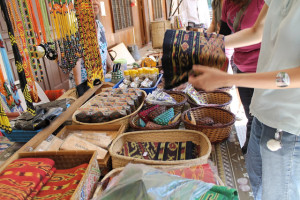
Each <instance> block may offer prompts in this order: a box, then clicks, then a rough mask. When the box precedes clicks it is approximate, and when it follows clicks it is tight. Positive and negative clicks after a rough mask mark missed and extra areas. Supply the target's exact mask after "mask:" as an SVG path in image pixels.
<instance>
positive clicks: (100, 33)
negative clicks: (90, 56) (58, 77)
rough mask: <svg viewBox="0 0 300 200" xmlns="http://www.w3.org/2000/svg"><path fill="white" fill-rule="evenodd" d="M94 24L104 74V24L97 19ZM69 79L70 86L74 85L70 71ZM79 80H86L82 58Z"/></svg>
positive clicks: (105, 54) (105, 43)
mask: <svg viewBox="0 0 300 200" xmlns="http://www.w3.org/2000/svg"><path fill="white" fill-rule="evenodd" d="M96 25H97V38H98V44H99V50H100V54H101V60H102V68H103V74H104V76H105V74H106V71H107V66H106V58H107V42H106V37H105V30H104V26H103V25H102V24H101V22H100V21H99V20H96ZM69 79H70V88H73V87H76V84H75V80H74V75H73V72H72V71H71V72H70V73H69ZM81 80H82V82H83V81H85V80H87V73H86V69H85V66H84V60H83V59H82V61H81Z"/></svg>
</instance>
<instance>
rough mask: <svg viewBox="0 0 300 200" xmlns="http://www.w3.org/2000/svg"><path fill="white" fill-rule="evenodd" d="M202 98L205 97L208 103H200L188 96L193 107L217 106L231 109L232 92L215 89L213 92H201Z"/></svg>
mask: <svg viewBox="0 0 300 200" xmlns="http://www.w3.org/2000/svg"><path fill="white" fill-rule="evenodd" d="M199 96H200V98H202V99H204V101H205V102H207V104H202V105H198V104H197V103H196V102H194V101H193V100H192V99H191V98H190V97H189V98H188V103H189V104H190V106H191V107H192V108H194V107H199V106H200V107H203V106H205V107H215V108H224V109H227V110H229V109H230V103H231V101H232V96H231V94H229V93H227V92H222V91H213V92H199Z"/></svg>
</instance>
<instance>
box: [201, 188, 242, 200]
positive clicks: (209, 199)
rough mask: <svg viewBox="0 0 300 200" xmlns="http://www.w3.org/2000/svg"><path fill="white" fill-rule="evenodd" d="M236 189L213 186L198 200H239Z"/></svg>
mask: <svg viewBox="0 0 300 200" xmlns="http://www.w3.org/2000/svg"><path fill="white" fill-rule="evenodd" d="M238 199H239V198H238V193H237V191H236V189H233V188H228V187H225V186H217V185H215V186H213V187H212V188H211V189H210V190H209V191H208V192H206V193H205V194H204V195H202V196H201V197H200V198H199V199H198V200H238Z"/></svg>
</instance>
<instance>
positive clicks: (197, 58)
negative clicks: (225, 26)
mask: <svg viewBox="0 0 300 200" xmlns="http://www.w3.org/2000/svg"><path fill="white" fill-rule="evenodd" d="M194 64H201V65H207V66H211V67H215V68H218V69H220V70H222V71H227V67H228V59H227V58H226V55H225V45H224V36H223V35H219V34H209V33H206V32H193V31H191V32H186V31H182V30H167V31H166V33H165V37H164V43H163V57H162V67H163V70H164V78H165V89H171V88H173V87H176V86H178V85H180V84H182V83H185V82H187V80H188V73H189V72H190V71H191V69H192V67H193V65H194Z"/></svg>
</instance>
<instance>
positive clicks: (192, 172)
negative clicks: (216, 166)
mask: <svg viewBox="0 0 300 200" xmlns="http://www.w3.org/2000/svg"><path fill="white" fill-rule="evenodd" d="M168 173H169V174H173V175H177V176H181V177H183V178H188V179H194V180H200V181H204V182H206V183H213V184H216V181H215V178H214V173H213V172H212V170H211V168H210V166H209V164H204V165H197V166H192V167H187V168H183V169H176V170H171V171H168Z"/></svg>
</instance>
